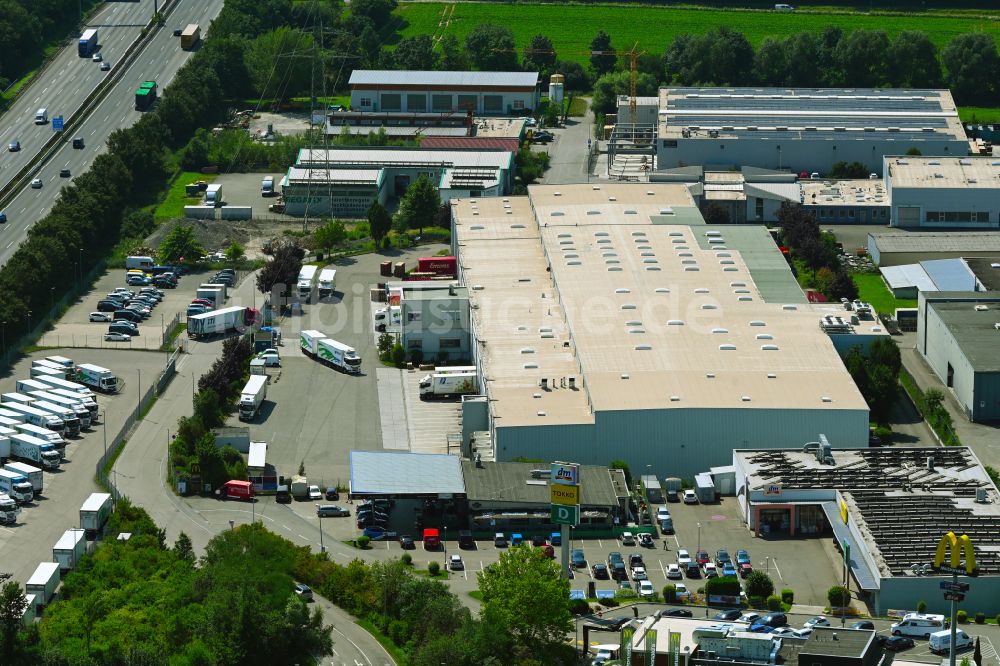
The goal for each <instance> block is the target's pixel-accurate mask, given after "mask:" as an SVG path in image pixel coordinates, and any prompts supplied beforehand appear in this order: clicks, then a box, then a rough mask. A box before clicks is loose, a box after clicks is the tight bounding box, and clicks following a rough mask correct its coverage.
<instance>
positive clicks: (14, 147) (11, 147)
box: [7, 141, 21, 153]
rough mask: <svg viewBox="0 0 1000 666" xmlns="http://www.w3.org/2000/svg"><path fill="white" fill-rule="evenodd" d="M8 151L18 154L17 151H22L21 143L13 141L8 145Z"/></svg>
mask: <svg viewBox="0 0 1000 666" xmlns="http://www.w3.org/2000/svg"><path fill="white" fill-rule="evenodd" d="M7 150H9V151H10V152H12V153H16V152H17V151H19V150H21V142H20V141H11V142H10V143H8V144H7Z"/></svg>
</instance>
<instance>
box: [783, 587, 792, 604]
mask: <svg viewBox="0 0 1000 666" xmlns="http://www.w3.org/2000/svg"><path fill="white" fill-rule="evenodd" d="M781 600H782V601H784V602H785V603H786V604H792V603H795V590H793V589H792V588H790V587H786V588H785V589H783V590H782V591H781Z"/></svg>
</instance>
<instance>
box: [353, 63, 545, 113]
mask: <svg viewBox="0 0 1000 666" xmlns="http://www.w3.org/2000/svg"><path fill="white" fill-rule="evenodd" d="M349 85H350V86H351V109H352V110H355V111H406V112H410V113H428V112H429V113H450V112H452V111H471V112H472V113H474V114H476V115H477V116H486V115H494V116H502V115H523V114H524V113H525V112H529V111H531V110H533V109H536V108H538V72H429V71H395V70H372V69H356V70H354V71H353V72H352V73H351V79H350V81H349Z"/></svg>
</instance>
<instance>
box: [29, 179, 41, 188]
mask: <svg viewBox="0 0 1000 666" xmlns="http://www.w3.org/2000/svg"><path fill="white" fill-rule="evenodd" d="M31 189H33V190H40V189H42V179H41V178H35V179H34V180H32V181H31Z"/></svg>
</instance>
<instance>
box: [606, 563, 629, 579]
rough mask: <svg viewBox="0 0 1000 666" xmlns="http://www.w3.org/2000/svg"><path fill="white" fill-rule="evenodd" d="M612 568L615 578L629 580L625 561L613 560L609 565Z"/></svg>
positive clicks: (612, 574) (612, 575)
mask: <svg viewBox="0 0 1000 666" xmlns="http://www.w3.org/2000/svg"><path fill="white" fill-rule="evenodd" d="M609 566H610V568H611V577H612V578H613V579H615V580H628V570H627V569H626V568H625V563H624V562H613V563H612V564H610V565H609Z"/></svg>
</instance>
